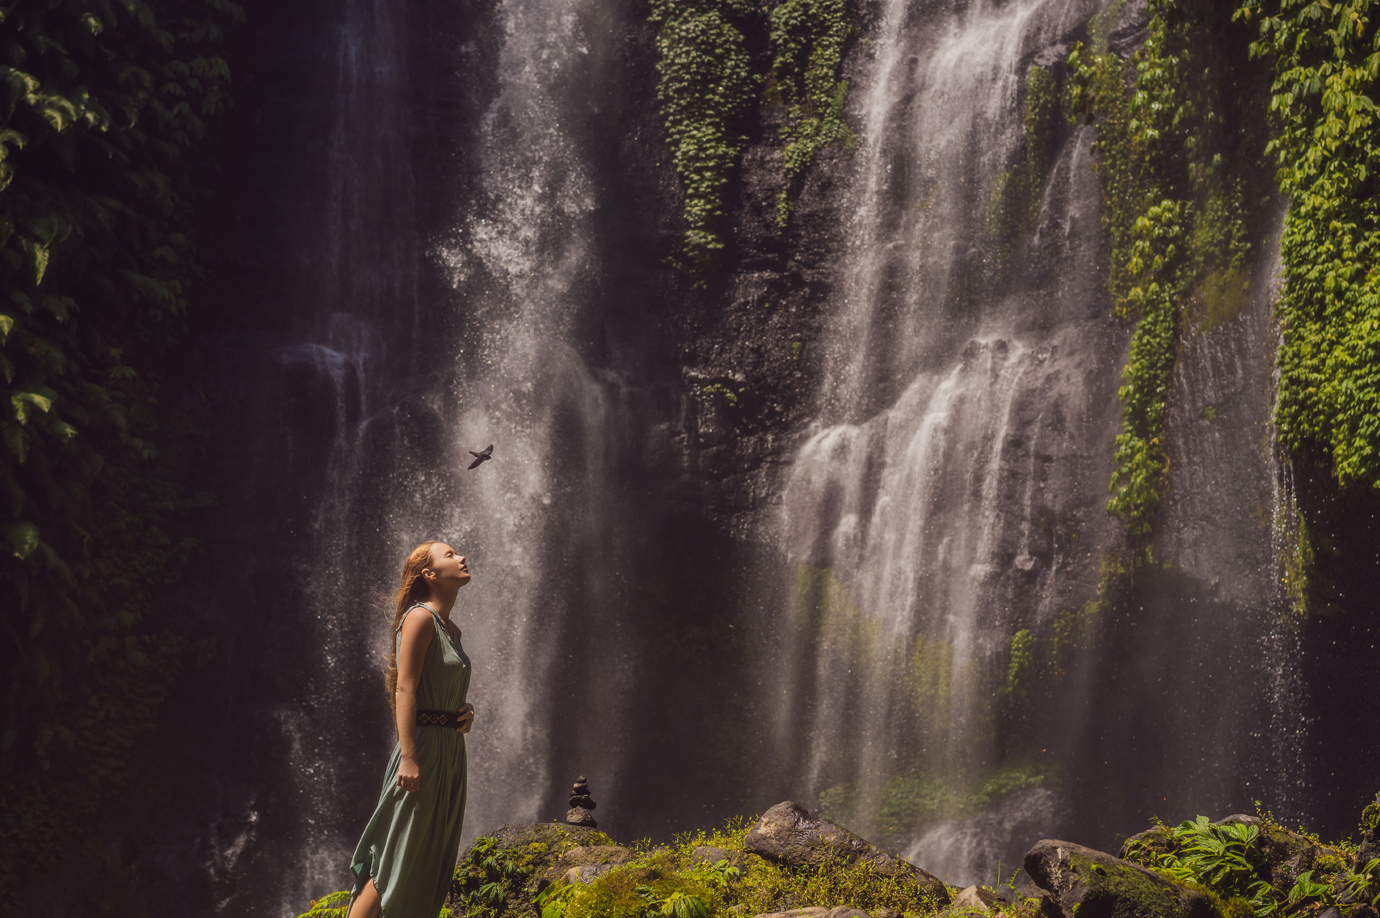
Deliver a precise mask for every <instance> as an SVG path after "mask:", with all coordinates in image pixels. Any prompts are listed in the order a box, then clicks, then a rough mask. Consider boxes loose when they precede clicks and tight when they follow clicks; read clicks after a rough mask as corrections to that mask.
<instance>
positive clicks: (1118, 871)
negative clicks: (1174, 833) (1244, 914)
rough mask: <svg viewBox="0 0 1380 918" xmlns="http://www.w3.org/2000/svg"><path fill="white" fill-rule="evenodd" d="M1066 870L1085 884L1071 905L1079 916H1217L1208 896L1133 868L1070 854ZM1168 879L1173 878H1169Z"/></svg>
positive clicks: (1175, 917) (1178, 917) (1183, 917)
mask: <svg viewBox="0 0 1380 918" xmlns="http://www.w3.org/2000/svg"><path fill="white" fill-rule="evenodd" d="M1069 860H1070V862H1071V863H1070V868H1069V869H1070V870H1072V871H1073V872H1074V873H1076V874H1077V875H1078V878H1079V879H1080V880H1081V881H1082V882H1083V883H1084V884H1085V885H1086V887H1087V890H1088V891H1087V893H1086V894H1085V895H1084V897H1083V901H1082V902H1080V903H1079V904H1078V906H1077V907H1076V908H1075V909H1074V912H1073V913H1074V915H1075V916H1081V918H1210V916H1217V918H1220V916H1221V912H1220V911H1219V910H1218V909H1217V908H1216V907H1215V903H1213V902H1212V899H1211V898H1209V897H1200V896H1194V895H1192V891H1190V890H1189V889H1187V888H1186V887H1184V886H1182V885H1181V884H1178V883H1174V885H1168V884H1165V883H1157V882H1155V881H1153V880H1151V879H1149V878H1148V877H1146V876H1145V875H1144V874H1143V873H1141V872H1140V871H1138V870H1135V869H1134V868H1130V867H1125V866H1123V867H1120V868H1112V869H1108V868H1106V867H1104V866H1103V865H1102V864H1099V863H1097V862H1096V861H1094V860H1091V859H1089V858H1087V857H1086V856H1084V855H1081V854H1070V856H1069ZM1171 882H1174V881H1172V880H1171Z"/></svg>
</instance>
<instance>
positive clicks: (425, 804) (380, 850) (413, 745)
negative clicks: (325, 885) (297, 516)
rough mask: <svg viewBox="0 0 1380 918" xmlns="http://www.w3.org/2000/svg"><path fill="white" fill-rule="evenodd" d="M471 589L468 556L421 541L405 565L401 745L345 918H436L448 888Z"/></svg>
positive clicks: (397, 701) (398, 624) (398, 697)
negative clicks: (456, 614)
mask: <svg viewBox="0 0 1380 918" xmlns="http://www.w3.org/2000/svg"><path fill="white" fill-rule="evenodd" d="M469 582H470V569H469V567H468V565H466V563H465V558H464V556H463V555H461V554H459V553H458V552H456V551H455V549H453V548H451V547H450V546H449V545H446V544H445V543H444V542H423V543H422V544H421V545H418V546H417V547H416V548H415V549H413V551H412V554H410V555H408V556H407V562H406V563H405V564H404V565H403V574H402V583H401V585H399V587H398V593H397V597H396V610H395V612H394V614H393V643H392V652H391V653H390V654H389V656H388V675H387V684H388V700H389V702H390V703H391V704H392V706H393V714H394V719H395V721H396V724H397V730H398V744H397V746H395V747H394V748H393V755H392V757H390V758H389V760H388V768H387V769H386V771H385V772H384V778H383V790H382V791H381V792H380V793H379V803H378V807H377V808H375V810H374V815H373V817H372V818H371V819H370V820H369V825H368V826H366V827H365V829H364V836H363V837H362V838H361V839H360V840H359V846H358V847H357V848H355V856H354V859H353V861H352V862H351V864H350V871H351V872H352V873H353V874H354V876H355V884H354V890H353V893H352V900H351V902H350V912H349V918H378V916H380V915H381V916H382V918H436V915H437V914H438V913H439V912H440V911H441V906H442V905H444V904H445V901H446V892H447V890H449V889H450V879H451V873H452V872H453V871H454V869H455V858H456V855H457V854H458V853H459V848H460V830H461V827H462V826H463V824H464V819H465V737H464V734H466V733H468V732H470V727H471V726H472V725H473V724H474V705H471V704H467V703H466V702H465V694H466V693H467V692H468V691H469V687H470V658H469V657H467V656H465V651H464V649H463V648H462V647H461V646H460V629H459V628H458V627H456V626H455V624H454V623H452V622H451V620H450V612H451V609H452V608H454V606H455V595H456V594H457V593H459V592H460V588H461V587H462V586H464V585H465V584H467V583H469Z"/></svg>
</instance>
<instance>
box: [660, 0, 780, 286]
mask: <svg viewBox="0 0 1380 918" xmlns="http://www.w3.org/2000/svg"><path fill="white" fill-rule="evenodd" d="M752 13H753V7H752V4H751V3H749V2H747V0H652V15H651V21H652V22H653V23H654V24H656V25H658V26H659V30H658V32H657V37H656V47H657V54H658V56H659V59H658V61H657V73H658V74H659V75H660V80H659V82H658V84H657V97H658V99H660V101H661V115H662V120H663V121H664V122H665V125H666V136H667V139H668V140H669V142H670V144H671V150H672V162H673V164H674V166H675V169H676V174H677V175H679V176H680V181H681V188H682V191H683V192H684V195H685V204H684V215H685V223H686V230H685V254H686V256H687V257H688V258H689V259H690V261H691V263H692V264H693V265H695V266H696V267H698V268H701V269H703V268H705V267H707V266H708V265H709V264H711V263H712V262H713V260H714V259H715V258H716V257H717V255H718V254H719V252H720V251H721V250H722V249H723V247H724V240H723V231H722V223H723V220H724V217H725V214H724V191H725V189H726V188H727V186H728V182H729V179H730V178H731V176H732V174H733V169H734V168H735V166H736V165H737V161H738V156H739V154H741V153H742V151H743V146H744V145H745V144H746V143H747V138H746V137H745V136H744V135H743V134H742V133H741V132H740V131H739V129H738V127H737V122H738V119H739V118H740V117H741V116H742V114H743V112H744V111H746V109H747V106H748V102H749V101H750V100H751V98H752V93H753V89H754V87H755V85H756V80H755V79H754V77H753V75H752V72H751V69H750V61H749V56H748V51H747V47H746V45H745V43H744V39H743V33H742V31H741V30H740V28H739V27H738V24H737V23H740V22H741V21H742V20H744V19H746V18H747V17H750V16H751V15H752Z"/></svg>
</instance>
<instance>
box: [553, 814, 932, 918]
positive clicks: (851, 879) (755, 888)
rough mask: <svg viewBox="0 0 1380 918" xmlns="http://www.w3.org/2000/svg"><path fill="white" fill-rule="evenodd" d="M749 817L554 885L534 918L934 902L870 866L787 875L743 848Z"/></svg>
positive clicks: (903, 906)
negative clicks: (714, 852) (708, 849)
mask: <svg viewBox="0 0 1380 918" xmlns="http://www.w3.org/2000/svg"><path fill="white" fill-rule="evenodd" d="M755 823H756V820H755V819H748V818H745V817H737V818H734V819H730V820H728V821H727V822H726V823H725V824H724V826H723V827H722V828H720V829H716V830H711V831H704V830H700V831H697V832H693V833H688V834H685V835H681V836H678V837H677V838H676V839H675V841H674V843H673V844H672V845H670V846H664V847H656V848H644V850H642V852H641V854H640V856H639V857H638V859H637V860H636V861H634V862H632V863H630V864H626V865H623V866H621V867H618V868H616V869H614V870H612V871H610V872H608V873H605V874H603V875H601V876H599V877H597V878H595V879H594V880H593V881H592V882H591V883H589V884H588V885H583V886H582V885H579V884H563V883H557V884H555V885H552V886H550V887H547V889H546V890H545V891H544V892H543V893H542V894H541V896H539V897H538V900H537V901H538V904H539V905H540V906H541V908H542V918H596V916H598V918H708V916H709V915H760V914H765V913H769V912H774V911H780V910H781V909H783V908H794V907H798V906H801V905H822V906H825V907H833V906H838V905H848V906H851V907H853V908H860V909H864V910H869V911H876V910H877V909H881V908H891V909H895V910H896V911H899V912H903V913H905V914H907V915H912V916H914V915H929V914H933V913H934V912H935V910H936V903H934V902H933V901H932V900H931V899H929V898H928V897H927V896H926V895H925V894H924V893H923V892H921V891H920V888H919V887H918V886H917V885H916V884H915V883H913V882H910V881H907V880H904V879H902V880H896V879H891V878H888V877H884V876H881V875H880V874H878V873H877V872H876V870H875V868H873V867H872V866H871V865H849V864H845V863H843V862H842V861H834V862H830V863H826V864H822V865H819V866H817V867H811V868H804V869H801V870H791V869H789V868H785V867H782V866H780V865H777V864H774V863H771V862H769V861H766V860H763V859H762V858H760V857H758V856H757V855H755V854H749V853H747V852H745V851H744V848H743V839H744V837H745V836H746V835H747V833H748V831H749V829H750V828H751V827H752V826H753V825H754V824H755ZM702 846H713V847H716V848H720V849H723V850H724V851H726V852H728V859H726V860H723V861H719V862H717V863H703V862H701V863H694V862H693V857H692V856H693V854H694V851H695V849H697V848H700V847H702Z"/></svg>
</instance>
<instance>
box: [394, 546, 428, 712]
mask: <svg viewBox="0 0 1380 918" xmlns="http://www.w3.org/2000/svg"><path fill="white" fill-rule="evenodd" d="M435 544H436V543H435V542H434V541H432V542H423V543H422V544H421V545H418V546H417V547H416V548H414V549H412V553H411V554H410V555H408V556H407V560H406V561H405V562H403V572H402V583H400V584H398V592H397V593H396V594H395V595H394V597H393V605H394V607H395V608H394V610H393V630H392V631H390V632H388V670H387V671H386V672H385V673H384V677H383V681H384V684H385V685H387V686H388V706H389V707H390V708H392V709H393V710H394V711H396V710H397V708H398V699H397V691H398V641H399V638H398V626H399V625H401V624H402V620H403V615H404V614H406V613H407V610H408V609H410V608H411V607H412V606H413V605H415V604H417V603H419V602H421V601H422V597H424V596H426V595H427V594H428V593H429V592H430V591H429V590H427V588H426V581H425V580H423V579H422V571H424V570H426V569H427V568H428V567H430V566H431V546H433V545H435Z"/></svg>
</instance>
